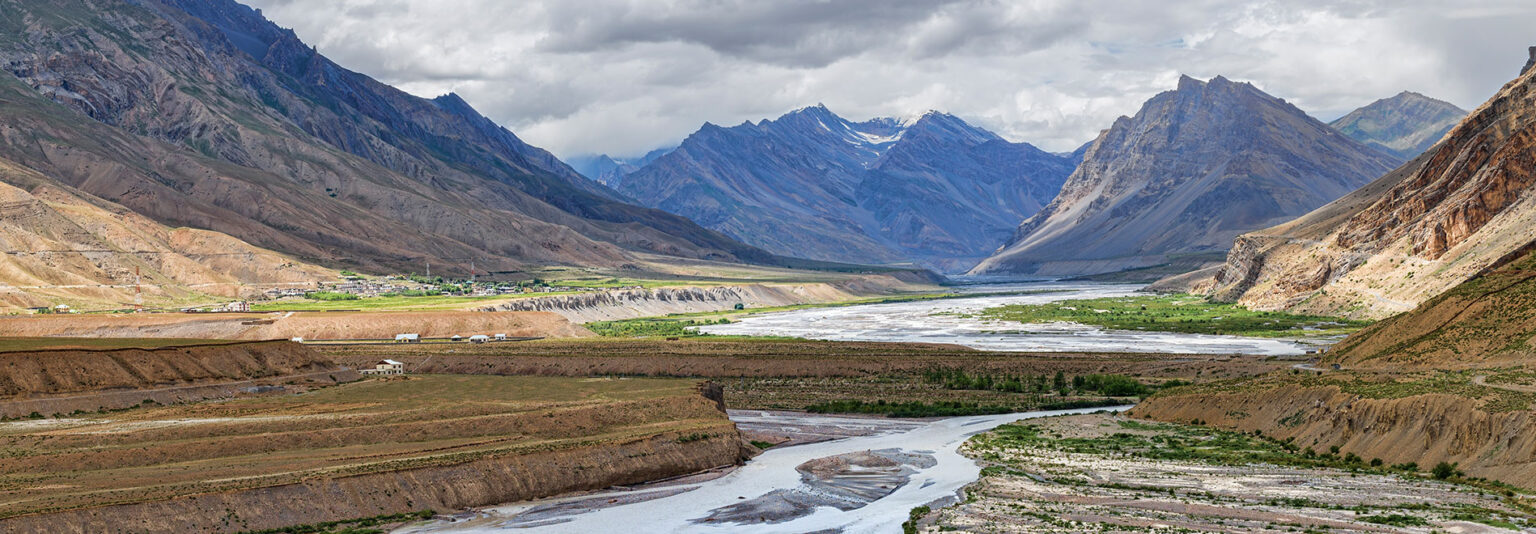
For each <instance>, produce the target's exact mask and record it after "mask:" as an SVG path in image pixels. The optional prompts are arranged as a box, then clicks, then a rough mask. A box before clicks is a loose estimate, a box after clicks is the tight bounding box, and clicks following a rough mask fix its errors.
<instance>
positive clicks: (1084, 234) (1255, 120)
mask: <svg viewBox="0 0 1536 534" xmlns="http://www.w3.org/2000/svg"><path fill="white" fill-rule="evenodd" d="M1398 163H1399V161H1398V160H1397V159H1395V158H1394V157H1392V156H1390V155H1388V154H1386V153H1384V152H1381V151H1379V150H1375V149H1372V148H1370V147H1367V146H1365V145H1363V144H1361V143H1359V142H1357V141H1354V140H1353V139H1350V138H1348V137H1346V136H1344V135H1341V134H1340V133H1339V132H1337V131H1335V130H1333V129H1332V128H1329V127H1328V125H1326V124H1323V123H1322V122H1319V121H1317V120H1316V119H1313V118H1312V117H1310V116H1308V115H1307V114H1306V113H1304V112H1302V111H1301V110H1300V109H1297V108H1296V107H1295V106H1292V105H1290V104H1287V103H1286V102H1285V101H1283V100H1280V99H1278V98H1275V97H1272V96H1270V95H1268V94H1265V93H1264V92H1262V91H1260V90H1258V89H1257V88H1255V87H1253V86H1252V85H1250V84H1247V83H1237V82H1232V81H1229V80H1227V79H1226V78H1222V77H1219V76H1218V77H1216V78H1213V79H1211V80H1210V81H1209V82H1201V81H1199V80H1195V79H1193V78H1189V77H1187V76H1186V77H1183V78H1181V79H1180V80H1179V85H1178V88H1177V89H1176V90H1173V91H1168V92H1164V93H1162V94H1159V95H1157V96H1155V97H1153V98H1152V99H1151V100H1149V101H1147V103H1146V104H1145V105H1144V106H1142V108H1141V111H1139V112H1138V113H1137V114H1136V116H1135V117H1121V118H1120V119H1119V120H1117V121H1115V123H1114V125H1113V126H1111V127H1110V128H1109V129H1108V130H1105V131H1104V133H1102V134H1100V135H1099V138H1098V139H1097V140H1096V141H1094V143H1093V144H1092V146H1090V147H1089V148H1088V150H1087V152H1086V153H1085V154H1084V159H1083V162H1082V164H1081V165H1080V166H1078V168H1077V170H1076V171H1075V172H1073V174H1072V176H1071V177H1070V178H1068V179H1067V182H1066V185H1064V186H1063V187H1062V191H1061V194H1060V195H1058V196H1057V197H1056V198H1055V200H1053V201H1052V202H1051V203H1050V205H1049V206H1046V208H1045V209H1043V210H1041V211H1040V212H1039V213H1036V214H1035V215H1034V216H1032V217H1030V218H1029V219H1027V220H1025V221H1024V222H1023V224H1021V225H1020V226H1019V228H1018V231H1017V232H1016V234H1015V235H1014V237H1013V239H1012V240H1010V241H1009V243H1008V244H1007V245H1006V246H1005V247H1004V248H1003V249H1002V250H1000V251H999V252H998V253H997V254H996V255H993V256H992V257H990V258H987V259H986V260H985V261H983V262H982V263H981V264H980V265H978V266H977V267H976V268H975V269H973V270H972V271H971V272H972V273H973V274H981V275H1033V276H1055V275H1071V274H1091V273H1103V272H1111V271H1119V270H1124V269H1131V268H1137V267H1147V266H1152V265H1158V264H1162V263H1166V262H1168V261H1169V260H1170V258H1172V257H1174V256H1176V255H1180V254H1192V253H1202V252H1207V253H1208V252H1212V251H1225V250H1227V249H1228V248H1229V247H1230V246H1231V244H1232V239H1233V238H1234V237H1236V236H1237V235H1238V234H1241V233H1244V232H1248V231H1252V230H1255V229H1258V228H1264V227H1267V226H1270V225H1273V224H1277V223H1280V222H1283V221H1286V220H1288V219H1290V218H1292V217H1295V216H1297V215H1301V214H1303V213H1306V212H1308V211H1310V210H1312V209H1314V208H1316V207H1318V206H1321V205H1323V204H1325V203H1327V202H1329V201H1331V200H1333V199H1336V198H1338V197H1340V196H1343V195H1344V194H1346V193H1348V192H1350V191H1352V190H1354V189H1355V188H1357V187H1359V186H1361V185H1364V184H1365V183H1367V182H1369V181H1370V180H1372V179H1374V178H1376V177H1377V176H1380V175H1381V174H1382V173H1384V172H1386V171H1387V170H1390V169H1391V168H1392V167H1394V166H1396V165H1397V164H1398Z"/></svg>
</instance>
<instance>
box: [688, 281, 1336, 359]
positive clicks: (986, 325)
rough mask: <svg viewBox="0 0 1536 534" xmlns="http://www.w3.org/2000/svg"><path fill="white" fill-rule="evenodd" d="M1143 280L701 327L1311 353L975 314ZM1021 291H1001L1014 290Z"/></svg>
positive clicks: (731, 331) (1151, 349)
mask: <svg viewBox="0 0 1536 534" xmlns="http://www.w3.org/2000/svg"><path fill="white" fill-rule="evenodd" d="M1138 289H1140V286H1136V285H1127V284H1097V283H1083V282H1046V283H1031V284H996V285H981V286H971V287H969V288H968V290H970V291H976V292H986V293H989V294H987V295H984V296H977V297H971V298H955V299H942V300H924V301H913V302H896V303H888V304H869V305H860V306H846V307H836V308H811V309H805V310H796V311H789V312H781V313H767V314H761V315H751V316H747V317H744V318H741V319H738V320H737V321H736V322H733V323H731V324H721V325H710V326H704V327H700V328H699V331H701V332H704V333H708V334H719V335H752V336H787V337H799V338H806V339H825V340H833V341H888V342H920V343H952V344H956V345H964V346H967V347H971V348H974V349H980V350H993V351H1014V352H1144V353H1162V354H1261V355H1272V356H1286V355H1299V354H1305V353H1306V349H1305V348H1304V347H1302V346H1301V345H1298V344H1296V343H1293V342H1290V341H1285V340H1280V339H1261V338H1250V337H1239V336H1217V335H1199V334H1182V333H1171V332H1143V331H1124V330H1109V329H1104V328H1099V327H1096V326H1086V325H1080V324H1073V323H1049V324H1028V325H1026V324H1019V323H1013V322H1005V321H995V320H985V319H981V318H977V317H971V316H970V314H974V313H977V312H979V311H981V310H983V309H986V308H991V307H996V306H1005V305H1010V304H1044V303H1049V302H1060V301H1064V300H1080V299H1095V298H1105V297H1125V296H1131V295H1135V294H1137V290H1138ZM1008 292H1014V293H1015V294H995V293H1008Z"/></svg>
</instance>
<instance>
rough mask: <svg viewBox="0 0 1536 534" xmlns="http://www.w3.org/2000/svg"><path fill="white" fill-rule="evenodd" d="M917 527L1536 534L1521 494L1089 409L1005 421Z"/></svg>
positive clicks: (969, 450) (983, 439)
mask: <svg viewBox="0 0 1536 534" xmlns="http://www.w3.org/2000/svg"><path fill="white" fill-rule="evenodd" d="M962 452H963V453H964V454H966V455H967V456H971V457H973V458H978V459H980V460H982V461H983V463H984V465H988V466H989V467H987V468H986V469H985V470H984V471H983V476H982V478H981V480H980V481H979V482H977V483H976V484H975V485H973V486H971V487H970V488H969V489H968V491H967V498H966V499H965V501H964V502H963V503H961V504H959V505H956V506H954V507H950V508H946V509H943V510H940V511H938V512H937V513H932V514H928V516H927V517H926V518H924V519H922V520H921V521H919V524H918V525H917V526H918V528H919V531H920V532H943V531H968V532H1009V533H1013V532H1116V533H1118V532H1153V531H1156V532H1170V531H1172V532H1190V531H1199V532H1455V533H1478V532H1511V531H1524V532H1536V523H1532V522H1531V518H1530V516H1529V515H1528V513H1529V510H1530V508H1529V500H1528V498H1529V495H1524V494H1521V493H1519V492H1517V491H1509V490H1506V489H1505V488H1501V487H1499V486H1497V485H1481V486H1477V485H1463V484H1452V483H1448V482H1442V481H1439V480H1434V479H1433V478H1432V477H1429V476H1428V475H1427V474H1422V473H1417V470H1410V469H1401V468H1399V469H1394V468H1392V467H1391V466H1377V467H1372V466H1371V465H1370V460H1369V459H1361V460H1359V461H1358V462H1356V461H1355V459H1353V458H1349V459H1342V458H1336V457H1331V456H1329V455H1327V454H1326V453H1324V454H1322V455H1316V456H1310V457H1309V456H1308V455H1306V454H1305V453H1304V452H1302V451H1296V450H1294V449H1291V448H1288V447H1286V446H1284V445H1282V444H1280V443H1276V442H1273V441H1268V440H1264V439H1261V438H1257V437H1253V436H1251V435H1243V434H1236V433H1231V432H1223V431H1217V430H1211V429H1208V428H1205V427H1199V426H1188V425H1172V424H1162V423H1147V422H1142V421H1135V420H1130V419H1127V418H1125V417H1123V416H1119V415H1110V414H1090V415H1079V416H1070V417H1057V418H1050V419H1040V420H1033V421H1028V422H1024V423H1020V424H1014V425H1005V426H1003V427H1000V428H999V429H997V430H995V431H993V432H989V433H987V434H983V435H979V436H977V437H976V438H974V439H972V440H971V441H970V442H968V443H967V444H966V445H965V447H964V448H963V449H962Z"/></svg>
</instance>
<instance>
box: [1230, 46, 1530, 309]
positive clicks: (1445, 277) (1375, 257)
mask: <svg viewBox="0 0 1536 534" xmlns="http://www.w3.org/2000/svg"><path fill="white" fill-rule="evenodd" d="M1533 89H1536V74H1533V73H1532V72H1531V71H1527V72H1526V73H1525V74H1523V75H1521V76H1520V77H1519V78H1517V79H1515V80H1514V81H1511V82H1509V83H1508V84H1506V85H1505V86H1504V87H1503V88H1502V89H1501V90H1500V91H1499V92H1498V94H1496V95H1494V96H1493V98H1492V99H1490V100H1488V102H1486V103H1484V104H1483V105H1482V106H1481V107H1479V108H1478V109H1477V110H1475V111H1473V112H1472V113H1471V114H1470V115H1469V116H1468V117H1467V118H1466V119H1465V120H1463V121H1462V122H1461V123H1460V124H1458V125H1457V126H1456V127H1455V128H1453V129H1452V130H1451V131H1450V133H1449V134H1447V135H1446V137H1445V138H1444V140H1442V141H1441V142H1440V143H1439V144H1438V145H1436V146H1435V148H1433V149H1431V150H1430V151H1428V152H1426V153H1424V154H1423V155H1421V156H1419V157H1418V158H1416V159H1415V160H1413V161H1411V162H1409V163H1408V164H1405V165H1403V166H1402V167H1400V168H1398V169H1397V170H1395V171H1393V172H1392V173H1390V174H1387V175H1385V176H1383V177H1382V178H1380V179H1378V180H1376V181H1375V182H1372V183H1371V184H1370V185H1368V186H1366V187H1364V188H1362V189H1360V190H1358V191H1355V192H1353V193H1351V194H1349V195H1347V196H1345V197H1343V198H1341V199H1339V200H1337V201H1335V202H1333V203H1330V204H1328V205H1326V206H1323V207H1322V208H1319V209H1318V210H1316V211H1313V212H1311V213H1308V214H1307V215H1305V216H1303V217H1301V218H1298V219H1296V220H1294V221H1291V222H1288V223H1285V224H1283V225H1280V226H1276V227H1273V228H1269V229H1265V230H1263V231H1258V232H1254V233H1251V234H1248V235H1244V236H1242V237H1241V238H1239V239H1238V240H1237V242H1236V244H1235V246H1234V247H1233V250H1232V252H1231V254H1229V255H1228V257H1227V262H1226V265H1225V266H1224V267H1223V268H1222V269H1221V270H1220V272H1219V273H1217V274H1216V276H1215V279H1214V282H1213V287H1212V289H1211V293H1212V294H1213V295H1214V296H1215V297H1217V298H1220V299H1223V300H1231V301H1237V302H1239V303H1241V304H1244V305H1246V306H1250V307H1255V308H1261V309H1288V310H1295V311H1305V312H1312V313H1330V314H1349V315H1354V316H1361V317H1384V316H1387V315H1391V314H1394V313H1399V312H1403V311H1408V310H1411V309H1413V308H1414V307H1415V306H1416V305H1417V304H1418V303H1420V302H1423V301H1425V300H1427V299H1429V298H1430V297H1433V296H1435V295H1437V294H1440V293H1441V292H1444V291H1446V290H1448V289H1450V288H1452V287H1454V286H1456V285H1457V284H1459V283H1461V282H1463V281H1466V280H1469V279H1471V278H1473V277H1474V276H1477V275H1478V274H1479V273H1482V272H1484V271H1485V270H1487V269H1488V268H1490V266H1493V265H1497V264H1499V263H1500V262H1502V261H1505V260H1507V259H1508V258H1510V257H1511V255H1512V254H1515V253H1517V252H1518V251H1521V250H1523V249H1524V248H1525V247H1527V246H1528V245H1529V244H1530V243H1531V242H1532V241H1533V240H1536V230H1533V228H1536V193H1533V192H1532V185H1533V184H1536V173H1533V172H1532V168H1536V148H1533V146H1536V141H1533V139H1536V92H1533Z"/></svg>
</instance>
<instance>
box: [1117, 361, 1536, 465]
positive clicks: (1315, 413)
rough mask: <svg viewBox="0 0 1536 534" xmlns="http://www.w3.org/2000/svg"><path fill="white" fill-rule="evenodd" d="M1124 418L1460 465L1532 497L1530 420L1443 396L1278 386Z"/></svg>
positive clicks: (1159, 401) (1535, 457) (1197, 397)
mask: <svg viewBox="0 0 1536 534" xmlns="http://www.w3.org/2000/svg"><path fill="white" fill-rule="evenodd" d="M1130 414H1131V415H1132V416H1134V417H1146V418H1151V419H1157V420H1162V421H1172V422H1181V423H1188V422H1190V421H1194V420H1200V421H1202V422H1203V423H1204V424H1208V425H1212V426H1215V427H1219V428H1229V429H1234V430H1240V431H1243V432H1253V431H1259V432H1262V433H1263V435H1264V436H1266V437H1270V438H1275V439H1280V440H1294V443H1295V444H1296V445H1298V446H1301V447H1308V448H1311V449H1313V450H1316V451H1320V452H1321V451H1327V450H1328V449H1329V448H1330V447H1334V446H1337V447H1339V452H1340V454H1348V453H1354V454H1356V455H1358V456H1360V457H1361V458H1367V459H1370V458H1380V459H1381V460H1382V461H1384V462H1386V463H1388V464H1398V463H1406V462H1415V463H1417V464H1418V465H1419V466H1420V467H1421V468H1424V469H1428V468H1429V467H1431V466H1433V465H1435V464H1436V463H1438V462H1442V461H1445V462H1453V463H1459V464H1460V465H1459V467H1460V468H1461V469H1462V470H1464V471H1466V472H1467V474H1468V475H1470V476H1479V477H1488V478H1491V479H1495V480H1500V481H1503V482H1507V483H1510V484H1514V485H1517V486H1522V487H1525V488H1527V489H1536V482H1533V481H1536V416H1533V412H1530V411H1488V410H1486V409H1485V408H1483V407H1481V406H1479V404H1478V403H1477V402H1476V401H1473V400H1471V399H1466V398H1462V397H1456V396H1452V395H1444V394H1426V395H1414V396H1409V397H1404V398H1395V399H1372V398H1363V397H1361V396H1359V395H1352V394H1348V393H1344V392H1342V391H1340V390H1339V388H1337V387H1333V386H1328V387H1301V386H1295V385H1290V386H1283V387H1275V388H1269V389H1266V388H1254V389H1249V390H1240V391H1230V392H1221V393H1208V394H1191V395H1178V394H1173V395H1158V396H1154V397H1153V398H1150V399H1147V400H1145V401H1143V402H1142V403H1141V404H1139V405H1137V406H1136V408H1135V409H1133V410H1132V411H1131V412H1130Z"/></svg>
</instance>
